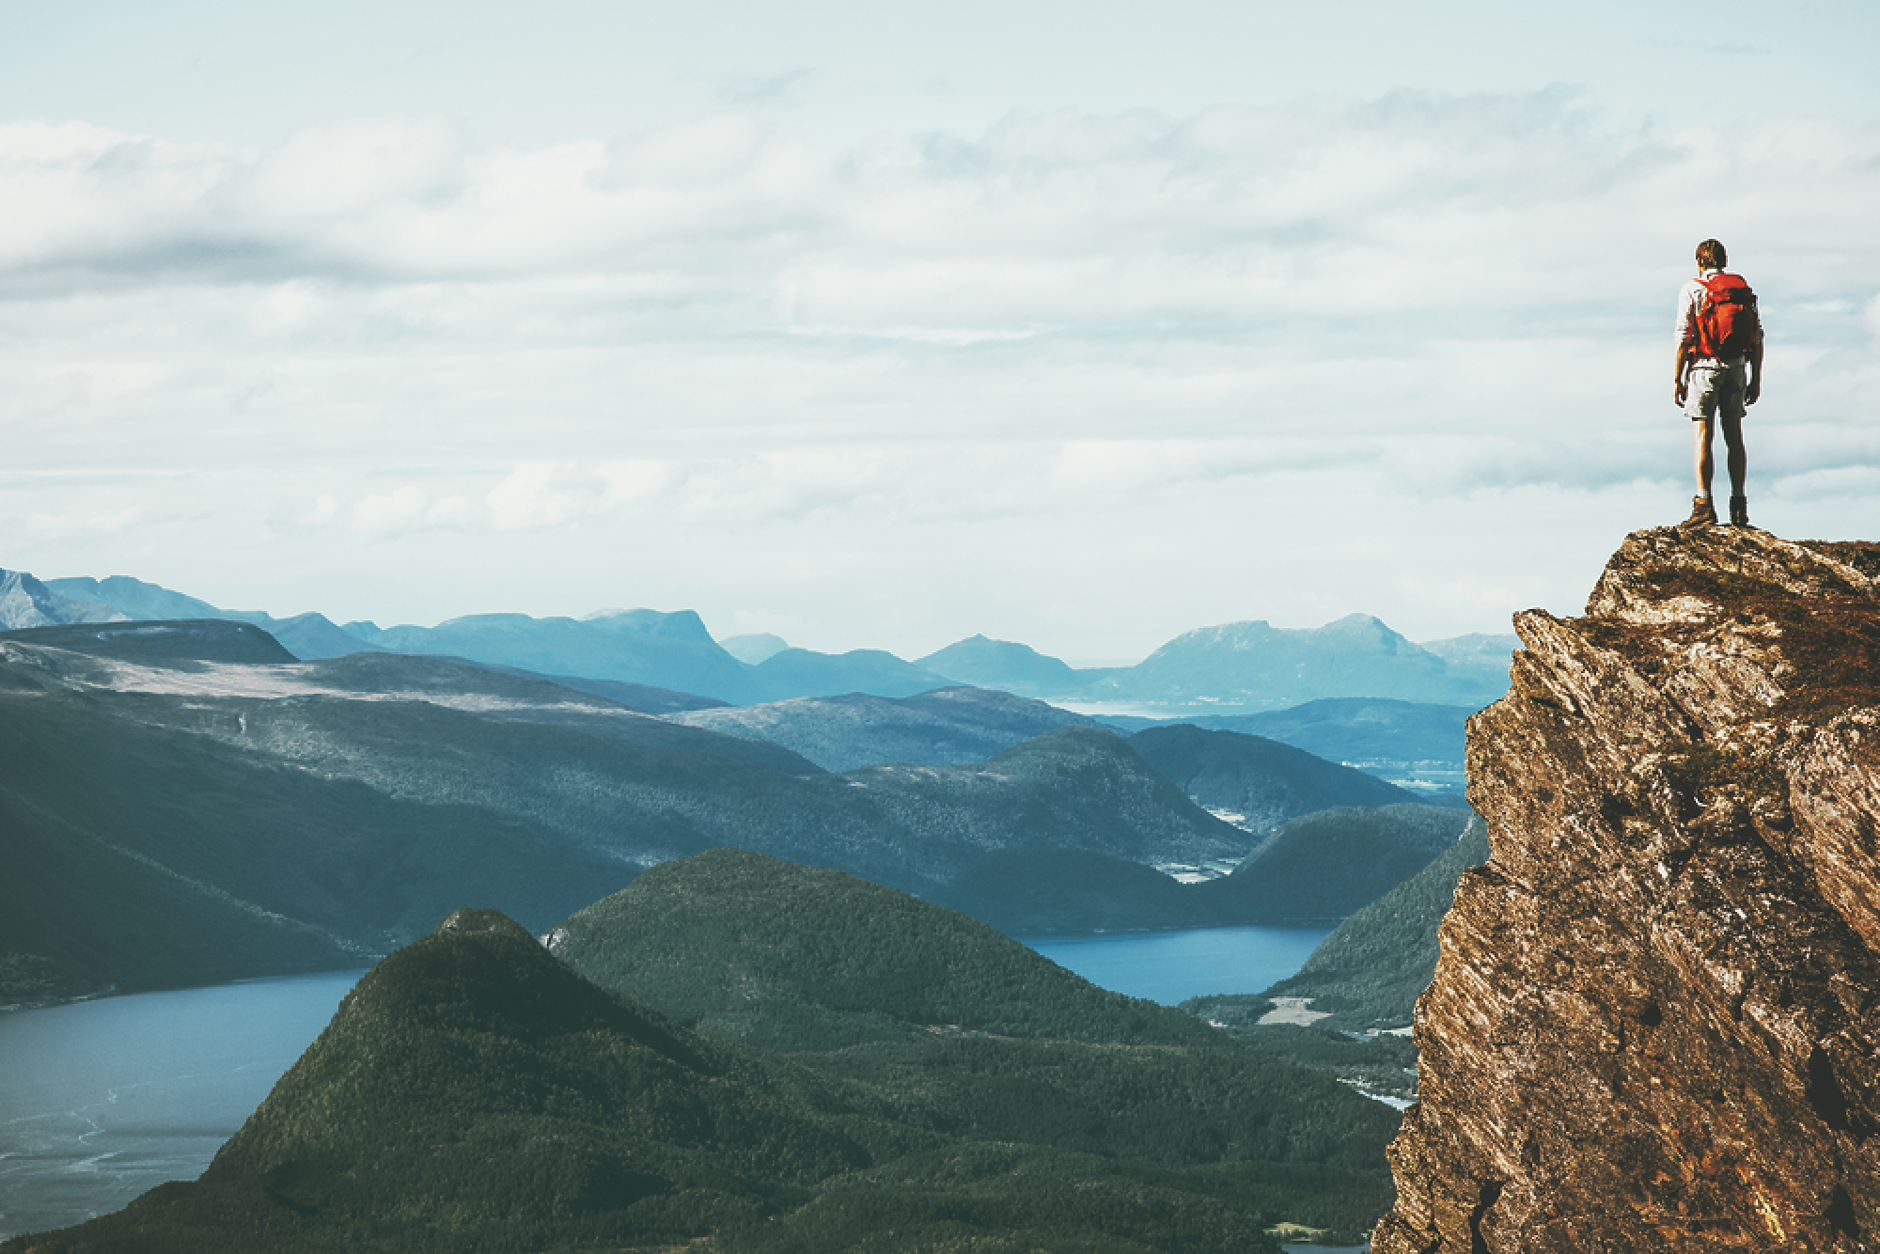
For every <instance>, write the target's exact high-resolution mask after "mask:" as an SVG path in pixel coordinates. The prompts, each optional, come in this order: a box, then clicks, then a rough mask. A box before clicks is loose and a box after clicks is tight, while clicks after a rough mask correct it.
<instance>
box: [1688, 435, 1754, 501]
mask: <svg viewBox="0 0 1880 1254" xmlns="http://www.w3.org/2000/svg"><path fill="white" fill-rule="evenodd" d="M1726 423H1727V420H1726ZM1733 425H1735V424H1728V423H1727V425H1726V426H1725V428H1724V438H1725V440H1728V439H1729V429H1730V426H1733ZM1711 432H1712V426H1711V420H1710V419H1708V418H1693V419H1691V436H1692V438H1693V440H1694V441H1695V447H1694V450H1693V451H1694V453H1695V456H1694V458H1693V461H1694V463H1695V469H1696V471H1697V494H1698V495H1699V496H1709V495H1710V480H1711V477H1712V476H1713V475H1714V474H1715V473H1716V461H1715V459H1714V458H1713V457H1712V456H1711V452H1710V442H1711ZM1741 443H1742V437H1741V433H1740V431H1739V433H1738V438H1737V441H1736V443H1733V444H1731V445H1730V449H1731V456H1732V457H1735V456H1736V450H1737V448H1738V447H1739V445H1740V444H1741ZM1733 473H1734V472H1733ZM1738 491H1739V492H1741V489H1738Z"/></svg>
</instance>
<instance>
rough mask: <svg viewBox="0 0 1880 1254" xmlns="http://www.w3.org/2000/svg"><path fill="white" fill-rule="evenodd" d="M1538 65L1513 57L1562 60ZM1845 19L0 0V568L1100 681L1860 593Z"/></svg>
mask: <svg viewBox="0 0 1880 1254" xmlns="http://www.w3.org/2000/svg"><path fill="white" fill-rule="evenodd" d="M1543 10H1544V11H1543ZM1876 52H1880V6H1875V5H1873V4H1872V3H1869V2H1868V0H1845V2H1823V3H1808V2H1806V0H1797V2H1792V3H1789V4H1785V5H1782V6H1767V5H1750V4H1746V3H1737V2H1736V0H1713V2H1711V3H1705V4H1701V5H1699V4H1690V3H1682V2H1678V3H1663V4H1657V5H1651V6H1641V5H1637V4H1636V3H1634V2H1633V0H1627V2H1626V3H1608V2H1607V0H1589V2H1583V3H1580V4H1577V5H1572V6H1538V5H1536V6H1528V5H1511V4H1507V3H1505V0H1497V2H1495V3H1471V2H1468V0H1457V2H1454V3H1446V4H1413V3H1405V2H1403V0H1395V2H1377V3H1373V2H1370V0H1327V2H1325V3H1320V4H1314V5H1300V4H1296V3H1288V4H1285V5H1279V4H1272V3H1266V2H1265V0H1159V2H1158V3H1155V4H1148V3H1115V2H1105V0H1075V2H1072V0H1001V2H1000V3H997V4H993V3H981V2H978V0H955V3H952V4H948V5H932V4H923V5H919V6H915V5H910V4H905V3H899V2H897V0H873V2H870V3H860V2H856V3H849V2H846V0H815V2H813V3H794V4H775V3H762V4H760V3H757V2H756V0H704V2H700V3H691V4H685V5H673V4H669V3H661V4H650V3H634V2H618V0H617V2H614V3H602V2H600V0H537V2H536V3H532V4H529V5H522V4H492V3H476V2H474V0H469V2H466V0H456V2H454V3H450V4H444V3H430V2H428V0H427V2H413V3H404V4H400V5H397V6H388V5H384V4H380V3H373V4H367V3H363V2H358V0H327V2H325V3H321V4H319V5H313V4H292V5H289V4H254V3H252V2H249V3H234V2H232V0H194V2H182V3H167V4H164V5H161V6H157V5H149V4H132V3H127V2H117V0H112V2H102V0H62V3H59V4H56V5H52V4H43V3H33V2H28V0H0V436H3V437H4V448H5V454H4V457H0V537H4V545H3V547H0V566H4V567H7V568H11V569H21V570H28V571H31V572H32V573H34V574H37V575H39V576H41V577H42V578H49V577H54V576H61V575H93V576H99V577H102V576H105V575H111V574H131V575H136V576H138V577H140V578H144V579H149V580H153V581H155V582H158V583H161V584H164V585H165V586H168V587H172V588H176V589H178V590H180V591H184V592H187V593H190V594H192V595H195V596H200V597H203V598H205V599H207V600H210V601H212V602H215V603H216V604H219V605H223V606H227V607H231V608H247V609H266V610H269V611H271V612H273V613H276V614H290V613H297V612H300V611H303V610H309V609H315V610H319V611H321V612H323V613H325V614H327V615H328V616H329V617H331V618H333V619H335V620H337V621H346V620H348V619H354V618H370V619H374V620H376V621H377V622H379V623H380V624H381V625H390V624H393V623H403V622H410V623H420V624H431V623H435V622H438V621H440V620H443V619H446V618H449V617H453V616H456V615H460V614H467V613H476V612H483V611H493V610H515V611H522V612H526V613H531V614H537V615H547V614H573V615H580V614H585V613H588V612H591V611H594V610H598V609H603V608H610V607H630V606H648V607H651V608H655V609H666V610H673V609H685V608H690V609H696V610H698V611H699V612H700V613H701V614H703V615H704V617H705V620H706V623H707V624H708V625H709V626H710V627H711V628H712V630H713V631H714V633H715V634H717V635H719V636H720V637H721V638H722V637H726V636H730V635H735V634H739V633H743V632H752V631H774V632H777V633H778V634H780V635H782V636H784V637H785V638H787V639H788V640H790V641H791V643H794V644H801V645H805V646H807V647H811V648H818V649H825V650H832V651H834V650H843V649H849V648H857V647H879V648H888V649H892V650H894V651H896V652H898V653H901V654H902V655H903V656H910V657H911V656H918V655H920V654H923V653H926V652H929V651H931V650H933V649H936V648H939V647H941V646H942V645H945V644H947V643H949V642H951V641H953V640H955V639H958V638H960V637H962V636H965V635H969V634H972V633H974V632H984V633H986V634H988V635H991V636H995V637H999V638H1003V639H1011V640H1022V641H1025V642H1027V643H1029V644H1032V645H1033V646H1035V647H1037V648H1039V649H1041V650H1043V651H1045V652H1047V653H1052V654H1055V655H1058V656H1062V657H1066V658H1068V659H1071V660H1073V661H1079V662H1102V661H1133V660H1137V659H1139V658H1141V657H1142V656H1144V655H1146V654H1147V653H1148V652H1149V651H1150V650H1151V649H1153V648H1154V647H1155V646H1156V645H1158V644H1160V643H1162V642H1163V641H1165V640H1167V639H1169V638H1170V637H1172V636H1174V635H1177V634H1179V633H1180V632H1182V631H1186V630H1188V629H1191V628H1194V627H1199V626H1204V625H1210V624H1215V623H1223V622H1232V621H1238V620H1244V619H1255V618H1259V619H1266V620H1268V621H1270V622H1272V623H1274V624H1275V625H1278V626H1294V627H1296V626H1314V625H1317V624H1319V623H1323V622H1326V621H1329V620H1330V619H1333V618H1336V617H1338V616H1340V615H1343V614H1346V613H1350V612H1354V611H1363V612H1368V613H1374V614H1377V615H1378V616H1380V617H1382V618H1383V619H1384V620H1385V621H1386V622H1388V623H1390V624H1391V625H1392V626H1394V627H1396V628H1398V629H1399V630H1401V631H1404V632H1405V633H1406V634H1408V635H1410V636H1411V637H1413V638H1416V639H1428V638H1433V637H1439V636H1447V635H1454V634H1459V633H1463V632H1472V631H1502V630H1506V626H1507V622H1508V616H1509V614H1510V612H1511V611H1513V610H1516V609H1519V608H1522V607H1525V606H1530V605H1540V606H1544V607H1546V608H1549V609H1552V610H1554V611H1556V612H1560V613H1573V612H1577V610H1578V609H1579V607H1580V605H1581V603H1582V602H1583V600H1584V597H1585V594H1586V592H1587V590H1588V588H1589V587H1590V585H1591V582H1592V580H1593V579H1594V577H1595V576H1596V575H1597V572H1598V570H1599V568H1600V566H1601V564H1602V563H1603V562H1604V560H1605V558H1606V556H1607V555H1608V554H1609V553H1610V552H1611V550H1612V548H1613V547H1614V546H1615V545H1616V543H1617V542H1618V540H1619V539H1620V538H1621V537H1622V536H1623V535H1624V534H1625V533H1626V532H1627V531H1628V530H1631V529H1633V528H1637V527H1641V526H1648V525H1656V524H1662V523H1666V522H1671V521H1675V520H1677V519H1679V518H1682V517H1683V515H1684V513H1685V512H1686V510H1687V509H1688V507H1689V497H1690V485H1689V469H1688V463H1689V429H1688V423H1686V421H1685V420H1684V419H1683V418H1682V417H1681V416H1680V415H1679V414H1678V413H1677V411H1676V410H1675V409H1674V408H1673V407H1672V404H1671V398H1670V392H1671V385H1670V366H1671V357H1672V354H1671V326H1670V323H1671V313H1672V302H1673V299H1674V296H1675V293H1676V291H1677V287H1678V285H1679V284H1680V283H1681V282H1682V281H1683V280H1684V278H1685V277H1687V275H1688V274H1689V272H1690V269H1691V262H1690V257H1691V250H1692V248H1693V246H1694V245H1695V244H1696V242H1697V241H1698V240H1700V239H1702V238H1704V237H1706V236H1711V235H1715V236H1718V237H1720V238H1722V239H1723V240H1724V241H1725V243H1726V244H1727V245H1728V246H1729V248H1730V250H1731V260H1732V263H1733V266H1732V268H1734V269H1739V270H1741V271H1742V272H1744V273H1745V274H1746V275H1747V277H1748V278H1749V280H1750V282H1751V283H1752V284H1753V285H1754V286H1755V288H1756V289H1757V291H1758V292H1759V293H1760V295H1761V297H1762V307H1763V315H1764V320H1765V323H1766V324H1767V326H1768V327H1769V334H1770V345H1769V350H1768V367H1767V368H1768V380H1769V382H1768V390H1767V393H1766V398H1765V399H1764V400H1763V402H1762V403H1761V404H1760V405H1758V406H1757V407H1756V408H1755V409H1754V410H1752V411H1751V422H1750V429H1751V455H1752V484H1751V504H1752V512H1753V517H1754V518H1755V519H1756V521H1757V522H1758V523H1760V524H1762V525H1764V526H1767V527H1769V528H1770V529H1772V530H1774V531H1776V532H1777V533H1779V534H1783V535H1789V536H1795V537H1807V536H1823V537H1831V538H1867V539H1873V538H1877V536H1880V505H1877V504H1876V501H1880V418H1877V416H1876V402H1875V400H1874V397H1876V396H1877V395H1880V240H1877V238H1876V222H1877V221H1880V86H1877V85H1876V81H1877V80H1876V79H1875V76H1874V75H1873V73H1872V60H1873V57H1874V54H1875V53H1876Z"/></svg>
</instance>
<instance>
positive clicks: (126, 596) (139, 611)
mask: <svg viewBox="0 0 1880 1254" xmlns="http://www.w3.org/2000/svg"><path fill="white" fill-rule="evenodd" d="M46 586H47V587H49V588H53V589H54V590H55V591H58V592H60V593H63V594H64V595H65V596H68V597H75V598H78V599H80V600H85V601H96V602H98V603H100V604H102V605H108V606H110V607H111V608H112V609H114V610H117V611H118V612H119V613H121V614H123V615H124V617H126V618H129V619H131V620H133V621H137V622H172V621H183V620H187V619H202V618H223V619H229V620H231V621H234V622H238V623H253V624H254V625H255V626H257V627H259V628H261V629H262V630H263V631H265V632H267V633H268V634H269V635H271V636H273V637H274V638H275V639H276V640H278V641H280V643H281V647H282V648H284V649H286V650H287V651H288V652H289V653H291V654H293V655H294V656H295V657H297V658H299V659H300V660H301V661H303V662H317V661H323V660H325V659H326V658H334V657H346V656H347V655H349V654H353V653H365V652H371V651H374V650H376V649H378V648H379V646H377V645H373V644H368V643H366V642H365V641H363V640H361V639H360V638H359V637H357V636H355V635H353V634H351V633H349V632H347V631H345V630H344V629H342V628H340V627H337V626H335V625H334V624H333V622H332V621H331V620H330V619H328V618H327V617H326V616H325V615H324V614H312V613H308V614H297V615H295V616H294V617H292V618H276V617H274V616H273V615H272V614H265V613H262V612H261V611H260V610H225V609H220V608H218V607H217V606H214V605H211V604H209V603H208V602H207V601H204V600H201V599H199V598H197V597H192V596H186V595H184V594H183V593H181V592H172V591H171V590H170V589H168V588H165V587H162V586H160V585H158V584H154V583H147V582H145V581H144V580H142V579H133V578H131V577H130V576H129V575H112V576H111V577H110V578H108V579H88V578H84V577H75V578H66V579H50V580H47V581H46Z"/></svg>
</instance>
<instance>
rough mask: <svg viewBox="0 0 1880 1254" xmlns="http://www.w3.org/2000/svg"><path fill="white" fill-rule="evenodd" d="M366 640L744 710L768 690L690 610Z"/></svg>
mask: <svg viewBox="0 0 1880 1254" xmlns="http://www.w3.org/2000/svg"><path fill="white" fill-rule="evenodd" d="M355 629H356V630H359V631H361V632H362V633H369V634H366V635H365V639H367V640H369V641H370V642H371V643H373V644H376V645H379V646H381V647H383V648H387V649H394V650H396V651H398V652H400V653H430V654H439V655H443V656H446V657H461V658H468V659H469V660H471V661H473V662H488V663H494V664H497V665H501V666H515V667H521V668H522V669H524V670H530V671H535V672H537V673H540V674H547V675H579V676H582V677H584V678H588V679H614V680H621V681H624V682H626V683H631V684H644V685H647V686H648V687H654V688H666V689H671V690H676V691H678V692H687V693H697V694H699V695H701V696H707V697H716V698H718V699H719V700H721V701H730V702H733V703H735V704H744V703H748V702H752V701H762V700H765V699H766V698H767V697H769V696H770V695H771V694H770V692H769V691H768V690H767V689H766V688H765V687H764V686H763V685H762V684H761V683H760V682H759V681H758V680H757V678H756V676H755V674H754V673H753V671H752V668H750V667H748V666H746V665H745V664H744V663H742V662H740V661H738V660H737V659H736V658H734V657H732V656H731V655H730V654H729V653H726V652H725V651H724V649H723V648H721V647H720V646H719V644H718V642H717V641H716V640H713V639H712V637H711V633H710V632H708V631H706V630H705V624H704V622H703V621H702V620H701V619H700V618H699V616H698V615H697V614H696V613H694V612H693V611H691V610H680V611H678V612H676V613H671V614H665V613H661V612H659V611H657V610H622V611H619V612H616V613H608V614H602V615H597V616H595V617H592V618H580V619H577V618H531V617H529V616H528V615H527V614H473V615H470V616H468V617H465V618H453V619H451V620H450V621H449V622H444V623H439V624H438V625H437V626H435V627H387V628H384V629H381V630H379V631H377V632H370V630H369V625H367V624H359V625H357V626H356V628H355Z"/></svg>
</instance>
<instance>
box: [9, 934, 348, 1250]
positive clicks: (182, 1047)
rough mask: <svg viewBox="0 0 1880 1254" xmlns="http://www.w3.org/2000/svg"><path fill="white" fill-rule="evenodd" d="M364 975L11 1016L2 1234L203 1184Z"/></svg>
mask: <svg viewBox="0 0 1880 1254" xmlns="http://www.w3.org/2000/svg"><path fill="white" fill-rule="evenodd" d="M363 974H364V972H362V971H351V972H339V973H328V974H321V975H306V976H291V977H286V978H282V979H274V980H255V981H249V982H245V983H240V984H225V985H219V986H216V987H213V988H193V989H183V990H180V991H176V992H163V993H139V994H135V995H133V996H128V997H106V998H101V999H99V1000H97V1001H88V1002H79V1003H77V1004H74V1005H69V1006H52V1007H48V1008H46V1009H43V1010H19V1011H12V1012H10V1013H6V1014H0V1238H5V1237H8V1236H12V1235H15V1234H17V1233H21V1232H38V1231H42V1230H44V1229H47V1228H58V1227H64V1226H65V1225H67V1224H74V1223H78V1222H79V1221H80V1220H84V1219H89V1218H92V1217H93V1216H95V1215H102V1214H105V1213H107V1212H109V1211H114V1210H117V1209H118V1208H120V1207H122V1206H124V1205H125V1204H126V1203H128V1202H129V1201H131V1199H132V1198H135V1197H136V1196H137V1195H138V1194H140V1193H143V1192H144V1191H145V1190H147V1189H151V1188H155V1187H156V1186H157V1185H159V1184H162V1183H163V1182H164V1181H166V1180H193V1179H195V1178H196V1177H197V1176H199V1175H201V1174H202V1171H203V1169H204V1168H205V1167H207V1166H208V1165H209V1160H210V1159H211V1158H213V1157H215V1152H216V1150H218V1149H220V1148H221V1147H222V1143H223V1142H224V1141H226V1140H228V1138H229V1137H230V1136H232V1135H234V1133H235V1130H236V1129H237V1128H239V1127H241V1125H242V1123H243V1122H244V1121H245V1120H246V1119H247V1118H248V1116H249V1115H250V1114H252V1113H254V1109H255V1107H256V1106H259V1105H260V1104H261V1102H262V1099H264V1098H265V1097H267V1095H268V1091H269V1090H270V1089H272V1088H273V1087H274V1082H275V1081H276V1080H278V1079H280V1077H281V1075H282V1073H283V1072H285V1071H286V1070H287V1069H288V1068H289V1067H291V1066H293V1065H294V1060H295V1059H296V1058H298V1057H300V1055H301V1052H302V1051H303V1050H305V1049H306V1048H307V1046H308V1045H309V1044H311V1043H312V1042H313V1039H314V1038H315V1037H316V1036H318V1035H319V1034H320V1030H321V1029H322V1028H324V1027H325V1026H326V1024H327V1021H328V1020H329V1019H331V1018H332V1017H333V1011H334V1010H335V1009H337V1008H338V1006H339V1003H340V999H341V998H342V997H344V996H345V995H346V992H347V990H349V989H350V988H352V986H353V985H354V984H355V983H357V982H358V980H359V977H360V976H361V975H363Z"/></svg>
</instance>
